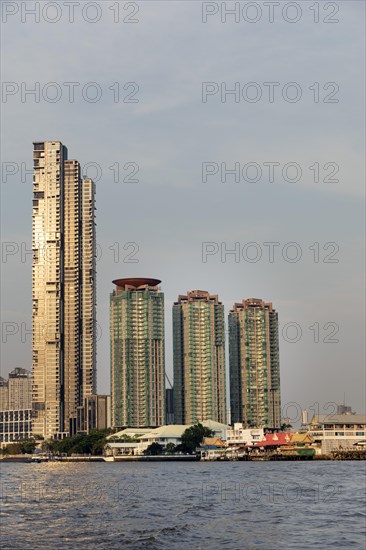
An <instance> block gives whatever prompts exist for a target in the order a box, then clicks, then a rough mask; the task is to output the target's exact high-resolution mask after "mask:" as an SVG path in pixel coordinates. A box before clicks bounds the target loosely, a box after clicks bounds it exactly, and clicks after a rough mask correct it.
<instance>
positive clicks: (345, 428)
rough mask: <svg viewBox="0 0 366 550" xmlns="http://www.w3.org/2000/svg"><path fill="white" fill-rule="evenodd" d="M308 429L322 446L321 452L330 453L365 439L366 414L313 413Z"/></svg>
mask: <svg viewBox="0 0 366 550" xmlns="http://www.w3.org/2000/svg"><path fill="white" fill-rule="evenodd" d="M306 429H307V430H308V433H309V435H310V436H311V437H312V438H313V439H314V441H315V443H318V444H319V445H320V446H321V453H322V454H329V453H330V452H331V451H334V450H337V449H346V448H348V447H353V445H354V444H355V443H358V442H360V441H364V440H365V436H366V415H365V414H327V415H325V414H320V415H313V417H312V419H311V421H310V423H309V424H308V425H307V426H306Z"/></svg>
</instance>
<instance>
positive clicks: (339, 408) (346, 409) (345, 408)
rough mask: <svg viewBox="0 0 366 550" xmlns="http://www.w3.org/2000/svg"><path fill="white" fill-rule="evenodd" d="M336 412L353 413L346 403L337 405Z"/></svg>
mask: <svg viewBox="0 0 366 550" xmlns="http://www.w3.org/2000/svg"><path fill="white" fill-rule="evenodd" d="M337 414H355V413H354V412H353V411H352V407H349V406H348V405H344V404H343V405H337Z"/></svg>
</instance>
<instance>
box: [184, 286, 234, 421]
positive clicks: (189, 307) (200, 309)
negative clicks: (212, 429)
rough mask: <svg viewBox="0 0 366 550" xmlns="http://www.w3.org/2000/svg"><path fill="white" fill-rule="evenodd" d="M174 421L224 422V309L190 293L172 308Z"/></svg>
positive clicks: (199, 294)
mask: <svg viewBox="0 0 366 550" xmlns="http://www.w3.org/2000/svg"><path fill="white" fill-rule="evenodd" d="M173 361H174V422H175V423H176V424H194V423H196V422H198V421H199V422H203V421H206V420H214V421H217V422H222V423H226V380H225V321H224V306H223V304H222V303H221V302H220V301H219V299H218V296H217V295H211V294H209V293H208V292H206V291H205V290H192V291H190V292H188V293H187V295H183V296H179V298H178V301H177V302H175V303H174V305H173Z"/></svg>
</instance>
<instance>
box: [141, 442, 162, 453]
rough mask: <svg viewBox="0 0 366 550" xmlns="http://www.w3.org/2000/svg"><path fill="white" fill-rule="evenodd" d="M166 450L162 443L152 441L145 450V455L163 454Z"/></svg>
mask: <svg viewBox="0 0 366 550" xmlns="http://www.w3.org/2000/svg"><path fill="white" fill-rule="evenodd" d="M163 451H164V447H163V446H162V445H160V443H156V442H154V443H151V445H149V446H148V448H147V449H145V451H144V455H147V456H157V455H162V454H163Z"/></svg>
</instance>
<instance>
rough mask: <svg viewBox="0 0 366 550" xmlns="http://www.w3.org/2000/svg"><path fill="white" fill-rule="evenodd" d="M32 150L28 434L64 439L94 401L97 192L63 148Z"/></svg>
mask: <svg viewBox="0 0 366 550" xmlns="http://www.w3.org/2000/svg"><path fill="white" fill-rule="evenodd" d="M33 145H34V152H33V164H34V177H33V213H32V248H33V265H32V302H33V312H32V348H33V360H32V374H33V395H32V402H33V406H32V409H33V411H32V422H33V433H34V434H39V435H42V436H43V437H63V436H65V435H70V434H73V433H75V432H76V430H77V426H76V421H77V407H78V406H79V405H80V404H81V403H82V402H83V399H84V397H85V396H86V395H89V392H90V394H92V393H95V372H96V364H95V363H96V362H95V353H96V338H95V334H96V320H95V272H96V269H95V221H94V210H95V207H94V193H95V189H94V184H93V182H91V180H89V179H87V178H81V174H80V165H79V163H78V162H77V161H76V160H68V158H67V149H66V147H65V146H64V145H62V143H61V142H59V141H52V142H51V141H46V142H36V143H34V144H33ZM86 203H87V205H88V207H87V208H86V207H84V205H85V204H86ZM91 356H92V359H91ZM90 380H92V383H90ZM91 386H93V387H91Z"/></svg>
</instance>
